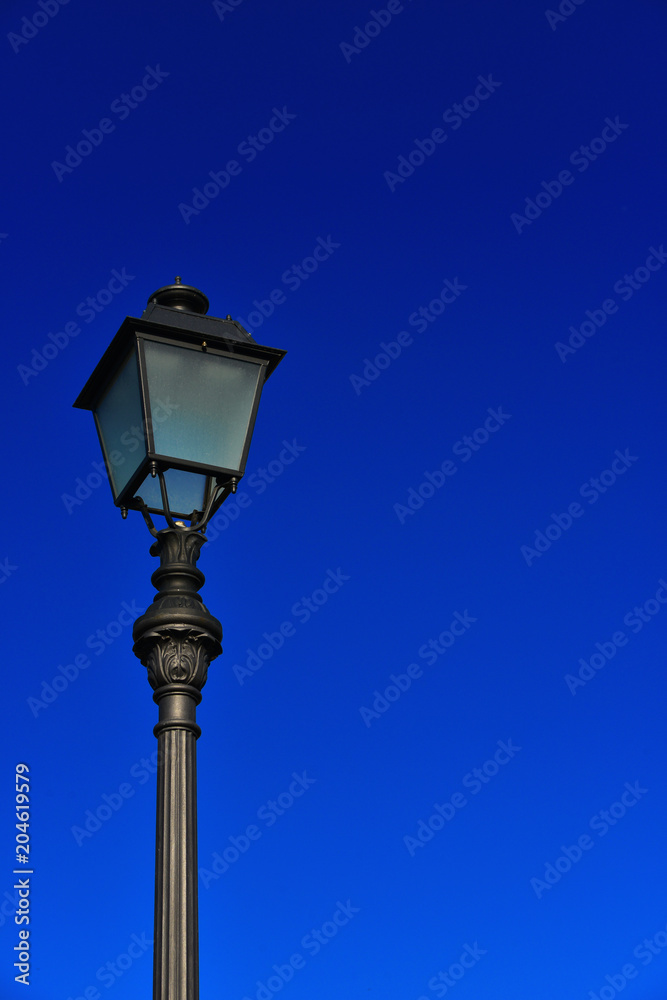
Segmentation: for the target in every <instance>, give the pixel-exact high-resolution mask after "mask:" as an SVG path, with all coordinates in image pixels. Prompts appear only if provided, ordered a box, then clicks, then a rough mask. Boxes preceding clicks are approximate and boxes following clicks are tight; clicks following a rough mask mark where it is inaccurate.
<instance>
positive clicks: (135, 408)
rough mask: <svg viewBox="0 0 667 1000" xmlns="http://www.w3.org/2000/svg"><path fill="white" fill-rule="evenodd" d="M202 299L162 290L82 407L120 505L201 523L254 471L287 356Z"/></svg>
mask: <svg viewBox="0 0 667 1000" xmlns="http://www.w3.org/2000/svg"><path fill="white" fill-rule="evenodd" d="M207 309H208V299H207V298H206V296H205V295H204V294H203V293H202V292H200V291H199V290H198V289H196V288H193V287H191V286H189V285H183V284H181V279H180V278H176V281H175V284H173V285H167V286H166V287H164V288H160V289H158V291H157V292H155V293H154V294H153V295H152V296H151V297H150V299H149V301H148V306H147V308H146V310H145V311H144V314H143V316H142V317H141V319H134V318H132V317H128V318H127V319H126V320H125V322H124V323H123V325H122V326H121V328H120V330H119V331H118V333H117V334H116V336H115V337H114V339H113V340H112V342H111V344H110V345H109V347H108V349H107V350H106V352H105V354H104V356H103V357H102V359H101V361H100V362H99V364H98V365H97V367H96V368H95V371H94V372H93V374H92V375H91V376H90V378H89V379H88V381H87V383H86V385H85V387H84V388H83V390H82V392H81V393H80V395H79V397H78V399H77V400H76V402H75V404H74V405H75V406H77V407H80V408H81V409H86V410H92V411H93V414H94V416H95V423H96V425H97V431H98V434H99V438H100V443H101V445H102V452H103V454H104V460H105V463H106V466H107V470H108V473H109V482H110V484H111V489H112V493H113V498H114V503H115V504H116V506H118V507H120V508H121V511H122V512H123V516H126V513H127V510H128V508H134V509H141V510H145V511H147V512H150V513H155V514H164V515H165V516H167V517H168V519H169V518H170V517H185V518H188V519H190V520H193V521H196V520H197V519H198V518H199V519H200V518H201V516H202V515H203V514H204V512H206V511H207V508H208V515H209V517H210V516H211V514H212V513H214V510H215V509H217V507H218V506H219V505H220V503H222V501H223V500H224V499H225V497H226V496H227V495H228V494H229V492H233V491H235V489H236V483H237V482H238V480H239V479H240V478H241V477H242V476H243V473H244V471H245V464H246V459H247V456H248V448H249V446H250V439H251V437H252V431H253V426H254V423H255V416H256V414H257V407H258V405H259V398H260V395H261V392H262V387H263V385H264V382H265V380H266V379H267V378H268V377H269V375H270V374H271V373H272V372H273V371H274V369H275V368H276V366H277V365H278V364H279V362H280V361H281V360H282V358H283V357H284V355H285V351H280V350H277V349H276V348H273V347H263V346H261V345H260V344H257V343H256V342H255V341H254V340H253V338H252V337H251V336H250V334H249V333H247V332H246V331H245V330H244V329H243V327H242V326H241V325H240V324H239V323H236V322H234V321H233V320H232V318H231V316H228V317H227V319H224V320H223V319H216V318H215V317H212V316H207V315H206V311H207Z"/></svg>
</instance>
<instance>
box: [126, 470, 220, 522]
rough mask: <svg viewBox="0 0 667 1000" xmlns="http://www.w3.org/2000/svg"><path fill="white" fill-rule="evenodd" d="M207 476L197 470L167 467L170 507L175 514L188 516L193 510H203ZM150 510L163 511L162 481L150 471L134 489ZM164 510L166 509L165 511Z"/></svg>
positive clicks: (165, 474)
mask: <svg viewBox="0 0 667 1000" xmlns="http://www.w3.org/2000/svg"><path fill="white" fill-rule="evenodd" d="M206 479H207V477H206V476H203V475H201V474H200V473H197V472H183V471H182V470H181V469H167V471H166V472H165V473H164V482H165V486H166V487H167V498H168V500H169V509H170V510H171V512H172V513H173V514H180V515H181V516H182V517H187V516H188V514H191V513H192V511H193V510H198V511H203V509H204V501H205V497H206ZM134 492H135V495H136V496H138V497H141V499H142V500H143V501H144V503H145V504H146V506H147V507H148V508H149V509H150V510H154V511H163V505H162V493H161V492H160V481H159V479H158V478H157V477H156V478H155V479H153V478H152V477H151V475H150V473H149V475H148V476H147V477H146V479H145V480H144V481H143V483H141V484H140V485H139V486H138V487H137V489H136V490H135V491H134ZM163 512H164V511H163Z"/></svg>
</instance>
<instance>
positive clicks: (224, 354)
mask: <svg viewBox="0 0 667 1000" xmlns="http://www.w3.org/2000/svg"><path fill="white" fill-rule="evenodd" d="M170 289H174V290H176V289H177V290H178V292H181V294H182V297H183V298H185V296H186V294H187V293H188V292H192V293H194V292H195V291H196V290H195V289H192V290H190V289H189V286H184V285H177V286H168V288H167V289H160V290H159V292H156V293H155V296H158V295H160V293H163V294H162V295H161V299H162V300H163V301H165V300H166V299H168V296H167V295H165V294H164V292H166V291H169V290H170ZM173 294H175V292H174V293H173ZM199 295H201V293H199ZM201 298H202V299H203V300H204V301H205V304H206V307H207V306H208V301H207V300H206V298H205V296H203V295H201ZM186 304H187V305H195V306H197V305H199V303H198V302H197V301H196V300H195V299H194V296H193V295H192V294H191V295H190V298H189V300H186ZM146 342H154V343H157V344H164V345H166V346H176V347H180V348H185V349H189V350H192V351H197V352H200V353H205V354H209V355H211V356H212V357H218V358H230V359H234V360H241V361H245V362H250V363H252V364H255V365H257V366H258V367H259V368H260V369H261V371H260V373H259V378H258V379H257V384H256V387H255V393H254V399H253V402H252V407H251V411H250V416H249V420H248V424H247V427H246V431H245V440H244V443H243V448H242V452H241V459H240V462H239V468H238V469H229V468H223V467H220V466H213V465H208V464H204V463H201V462H195V461H191V460H189V459H186V458H174V457H173V456H168V455H164V454H161V453H159V452H158V451H157V450H156V446H155V439H154V428H153V421H152V418H151V395H150V391H151V390H150V385H149V379H148V374H147V366H146V357H145V344H146ZM131 352H134V353H135V358H136V363H137V374H138V385H139V397H140V407H141V417H142V430H143V436H144V448H145V455H144V457H143V458H142V460H141V462H140V464H139V466H138V468H137V469H136V471H135V472H134V473H133V474H132V476H131V478H130V479H129V480H128V482H127V483H126V484H125V486H123V487H122V488H121V489H120V490H119V492H118V493H117V494H116V491H115V486H114V468H113V465H114V463H113V462H112V461H111V455H109V454H108V453H107V449H106V446H105V441H104V436H103V434H102V430H101V427H100V421H99V418H98V416H97V414H96V413H95V425H96V428H97V433H98V437H99V440H100V446H101V448H102V454H103V456H104V462H105V465H106V468H107V472H108V478H109V484H110V486H111V491H112V495H113V498H114V503H115V504H116V506H117V507H120V508H121V512H122V513H123V516H125V515H126V513H127V510H128V509H130V510H142V511H143V512H145V513H152V514H163V515H164V516H165V517H166V518H167V520H168V521H171V520H172V518H174V517H182V518H186V519H191V520H193V521H195V520H197V519H201V517H202V515H203V514H204V513H206V515H207V517H206V520H208V519H209V518H210V517H211V516H212V515H213V513H215V510H217V508H218V507H219V506H220V504H221V503H222V502H223V500H224V499H226V497H227V496H228V495H229V493H231V492H235V491H236V484H237V482H238V481H239V480H240V479H241V477H242V476H243V474H244V472H245V465H246V461H247V457H248V451H249V448H250V442H251V439H252V434H253V429H254V424H255V418H256V416H257V410H258V407H259V400H260V397H261V394H262V389H263V387H264V383H265V382H266V380H267V378H268V377H269V376H270V375H271V374H272V373H273V371H275V368H276V367H277V365H278V364H279V363H280V361H281V360H282V358H283V357H284V356H285V354H286V351H283V350H280V349H278V348H274V347H265V346H263V345H261V344H258V343H256V341H255V340H254V339H253V338H252V337H251V336H250V334H249V333H248V332H247V331H246V330H244V328H243V327H242V326H241V325H240V323H237V322H235V321H234V320H232V318H231V317H230V316H228V317H227V319H224V320H223V319H218V318H216V317H213V316H207V315H203V314H201V313H197V312H193V311H190V310H188V309H184V308H182V307H180V308H179V307H178V306H174V305H170V306H166V305H164V304H162V302H160V301H158V299H157V298H156V297H154V298H153V299H152V300H151V301H150V302H149V305H148V308H147V309H146V310H145V312H144V314H143V316H142V317H141V318H135V317H132V316H128V317H127V318H126V319H125V321H124V322H123V324H122V325H121V327H120V329H119V330H118V332H117V333H116V335H115V337H114V338H113V340H112V341H111V343H110V344H109V347H108V348H107V350H106V351H105V353H104V354H103V356H102V358H101V359H100V361H99V363H98V365H97V366H96V368H95V370H94V371H93V373H92V375H91V376H90V378H89V379H88V381H87V383H86V385H85V386H84V388H83V389H82V391H81V393H80V394H79V396H78V397H77V399H76V401H75V403H74V406H75V407H78V408H80V409H86V410H92V411H93V412H94V411H95V409H96V407H97V405H98V403H99V402H100V401H101V400H102V398H103V396H104V395H105V393H106V392H107V390H108V389H109V388H110V387H111V385H112V383H113V380H114V379H115V377H116V376H117V374H118V373H119V371H120V370H121V368H122V366H123V365H124V364H125V363H126V361H127V360H128V355H129V354H130V353H131ZM174 419H178V416H176V417H175V418H174ZM170 469H176V470H180V471H183V472H192V473H195V474H198V475H204V476H206V477H207V482H206V487H205V491H204V502H203V509H202V510H201V511H198V510H195V511H181V510H172V509H170V507H169V502H168V498H167V495H166V484H165V480H164V473H165V472H168V471H169V470H170ZM148 475H151V476H158V477H159V480H160V487H161V495H162V502H163V507H162V508H159V507H156V506H151V505H148V504H146V503H144V502H143V500H142V499H141V497H140V496H137V495H136V494H137V491H138V490H139V488H140V486H141V483H143V482H144V481H145V479H146V477H147V476H148Z"/></svg>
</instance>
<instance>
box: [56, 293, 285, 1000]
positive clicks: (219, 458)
mask: <svg viewBox="0 0 667 1000" xmlns="http://www.w3.org/2000/svg"><path fill="white" fill-rule="evenodd" d="M208 305H209V303H208V299H207V298H206V296H205V295H204V294H203V293H202V292H200V291H199V290H198V289H196V288H193V287H191V286H189V285H183V284H181V279H180V278H176V280H175V283H174V284H173V285H167V286H165V287H164V288H160V289H158V291H157V292H155V293H154V294H153V295H151V297H150V299H149V300H148V306H147V308H146V309H145V311H144V313H143V315H142V316H141V318H140V319H135V318H133V317H129V316H128V317H127V318H126V319H125V321H124V322H123V324H122V326H121V327H120V329H119V330H118V333H117V334H116V335H115V337H114V338H113V340H112V341H111V344H110V345H109V347H108V348H107V350H106V351H105V353H104V355H103V357H102V359H101V361H100V362H99V364H98V365H97V367H96V368H95V370H94V372H93V374H92V375H91V376H90V378H89V379H88V381H87V382H86V385H85V386H84V388H83V390H82V391H81V393H80V395H79V396H78V398H77V400H76V402H75V403H74V405H75V406H76V407H79V408H81V409H85V410H92V412H93V414H94V417H95V423H96V425H97V431H98V434H99V438H100V444H101V446H102V452H103V454H104V461H105V464H106V468H107V472H108V475H109V483H110V484H111V491H112V494H113V499H114V503H115V504H116V506H117V507H120V509H121V513H122V515H123V517H127V512H128V510H139V511H140V512H141V513H142V515H143V517H144V520H145V521H146V524H147V526H148V528H149V530H150V532H151V534H152V535H153V537H154V538H155V542H154V543H153V544H152V546H151V549H150V552H151V555H153V556H159V558H160V566H159V568H158V569H156V570H155V572H154V573H153V575H152V577H151V580H152V582H153V585H154V586H155V588H156V589H157V591H158V593H157V595H156V596H155V598H154V599H153V603H152V604H151V606H150V607H149V608H148V610H147V611H146V612H145V613H144V614H143V615H142V616H141V617H140V618H138V619H137V620H136V622H135V623H134V628H133V638H134V640H135V642H134V652H135V654H136V655H137V656H138V657H139V659H140V660H141V662H142V663H143V664H144V666H145V667H146V668H147V672H148V680H149V682H150V684H151V686H152V687H153V689H154V694H153V700H154V701H155V702H156V703H157V705H158V706H159V721H158V723H157V725H156V726H155V728H154V730H153V732H154V733H155V735H156V737H157V740H158V772H157V831H156V858H155V934H154V942H155V944H154V962H153V998H154V1000H197V998H198V997H199V944H198V916H197V802H196V788H197V786H196V741H197V739H198V737H199V736H200V734H201V730H200V728H199V726H198V725H197V723H196V708H197V705H198V704H199V702H200V701H201V689H202V687H203V686H204V684H205V683H206V674H207V670H208V665H209V663H210V661H211V660H212V659H214V658H215V657H216V656H218V655H219V654H220V653H221V652H222V647H221V645H220V640H221V638H222V627H221V625H220V622H219V621H218V620H217V619H216V618H214V617H213V615H211V614H210V612H209V611H208V609H207V608H206V607H205V606H204V604H203V602H202V600H201V597H200V595H199V593H198V591H199V589H200V587H201V586H202V585H203V583H204V574H203V573H202V572H201V570H199V569H197V565H196V564H197V559H198V557H199V552H200V549H201V547H202V545H203V544H204V542H205V541H206V537H205V535H204V531H205V529H206V525H207V523H208V522H209V520H210V519H211V517H212V516H213V515H214V513H215V512H216V510H217V509H218V508H219V506H220V504H221V503H223V501H224V500H225V499H226V498H227V497H228V496H229V494H230V493H233V492H236V485H237V483H238V481H239V479H240V478H241V477H242V476H243V473H244V471H245V464H246V459H247V456H248V448H249V446H250V439H251V437H252V431H253V426H254V422H255V416H256V413H257V407H258V405H259V398H260V395H261V391H262V387H263V385H264V382H265V381H266V379H267V378H268V377H269V375H271V373H272V372H273V371H274V369H275V368H276V366H277V365H278V364H279V363H280V361H281V360H282V358H283V357H284V356H285V353H286V352H285V351H281V350H278V349H276V348H274V347H263V346H261V345H260V344H257V343H256V342H255V341H254V340H253V338H252V337H251V336H250V334H249V333H247V332H246V330H244V329H243V327H242V326H240V324H239V323H236V322H235V321H233V320H232V318H231V316H227V318H226V319H224V320H223V319H216V318H215V317H212V316H207V315H206V312H207V310H208ZM153 514H159V515H163V516H164V517H165V518H166V521H167V524H168V527H167V528H163V529H161V530H157V529H156V528H155V525H154V523H153V518H152V516H151V515H153ZM176 518H180V519H181V520H176ZM184 521H189V522H190V524H189V525H187V526H186V525H185V523H184Z"/></svg>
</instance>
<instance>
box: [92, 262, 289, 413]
mask: <svg viewBox="0 0 667 1000" xmlns="http://www.w3.org/2000/svg"><path fill="white" fill-rule="evenodd" d="M207 309H208V299H207V298H206V296H205V295H204V293H203V292H200V291H199V289H197V288H193V287H192V286H191V285H182V284H181V282H180V278H177V279H176V282H175V283H174V284H173V285H165V286H164V287H163V288H160V289H158V290H157V292H154V293H153V294H152V295H151V296H150V298H149V299H148V305H147V306H146V308H145V309H144V312H143V314H142V315H141V317H140V318H137V317H134V316H127V317H126V318H125V320H124V321H123V323H122V325H121V327H120V329H119V330H118V332H117V333H116V335H115V337H114V338H113V340H112V341H111V343H110V344H109V346H108V347H107V349H106V351H105V352H104V354H103V355H102V357H101V358H100V361H99V362H98V364H97V365H96V367H95V370H94V371H93V373H92V375H91V376H90V378H89V379H88V381H87V382H86V384H85V386H84V387H83V389H82V390H81V392H80V393H79V395H78V396H77V398H76V400H75V402H74V406H75V407H78V408H79V409H82V410H91V409H93V407H94V406H95V404H96V402H97V400H98V398H99V397H100V395H101V394H102V392H104V389H105V388H106V386H107V384H108V381H109V377H110V375H112V374H113V373H114V372H115V371H116V370H117V368H118V367H119V365H121V364H122V362H123V361H124V359H125V357H126V356H127V353H128V351H129V350H130V348H131V346H132V342H133V339H134V336H135V334H136V333H137V332H143V333H147V334H153V335H154V336H159V337H169V338H170V339H172V340H173V341H174V342H175V343H182V344H196V345H197V346H199V347H204V348H206V347H211V348H214V349H216V350H219V351H225V352H228V353H230V354H239V355H241V356H243V357H253V358H256V359H257V360H260V361H264V362H265V364H266V365H267V368H266V378H268V377H269V376H270V375H271V374H272V373H273V372H274V371H275V369H276V368H277V366H278V365H279V364H280V362H281V361H282V359H283V358H284V357H285V354H286V353H287V352H286V351H283V350H280V349H279V348H276V347H266V346H264V345H262V344H258V343H257V341H256V340H255V339H254V338H253V337H251V335H250V334H249V333H248V331H247V330H245V329H244V328H243V327H242V326H241V324H240V323H238V322H237V321H236V320H233V319H232V317H231V316H227V317H226V319H218V318H217V317H215V316H207V315H206V310H207Z"/></svg>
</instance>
